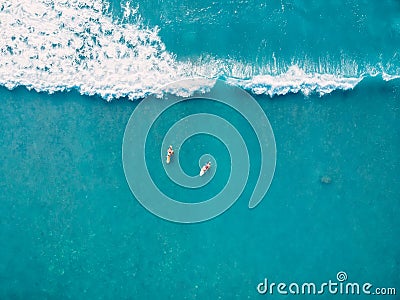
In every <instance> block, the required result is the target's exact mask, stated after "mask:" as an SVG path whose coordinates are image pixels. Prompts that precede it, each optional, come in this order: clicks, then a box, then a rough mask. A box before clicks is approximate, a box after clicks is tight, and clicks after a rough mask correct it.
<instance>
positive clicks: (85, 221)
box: [0, 1, 400, 299]
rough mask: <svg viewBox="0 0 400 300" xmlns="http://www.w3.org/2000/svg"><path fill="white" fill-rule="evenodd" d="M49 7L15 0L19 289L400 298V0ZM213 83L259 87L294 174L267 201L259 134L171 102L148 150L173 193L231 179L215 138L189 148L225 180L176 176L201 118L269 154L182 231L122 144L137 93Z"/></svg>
mask: <svg viewBox="0 0 400 300" xmlns="http://www.w3.org/2000/svg"><path fill="white" fill-rule="evenodd" d="M43 3H45V2H41V1H38V2H37V3H36V4H28V3H24V2H23V1H22V2H21V3H19V2H18V1H15V2H5V3H3V4H0V28H1V29H2V31H3V32H4V36H5V37H3V38H0V49H1V52H0V82H1V84H2V87H0V103H1V105H0V120H1V123H0V124H1V125H0V140H1V143H0V178H1V180H0V203H1V205H0V216H1V217H0V224H1V226H0V241H1V243H0V257H1V258H0V299H257V298H273V299H281V298H282V299H289V298H291V297H290V296H291V295H286V296H285V295H279V294H277V293H276V292H274V294H273V295H264V296H262V295H259V294H258V293H257V290H256V287H257V284H258V283H259V282H261V281H263V280H264V278H265V277H267V278H268V280H269V281H271V282H276V283H279V282H286V283H290V282H297V283H300V284H301V283H303V282H315V283H316V284H317V285H320V284H321V283H323V282H327V281H328V280H333V281H335V280H336V275H337V273H338V272H339V271H344V272H346V273H347V275H348V282H359V283H360V284H362V283H364V282H370V283H372V284H373V288H376V287H394V288H396V290H397V295H396V296H382V297H379V296H375V297H374V298H382V299H397V298H398V293H399V291H400V275H399V269H400V248H399V243H398V237H399V236H400V219H399V217H398V216H399V213H400V202H399V200H400V184H399V182H400V175H399V174H400V173H399V172H398V170H399V167H400V159H399V153H400V102H399V101H400V82H399V79H395V78H396V77H398V76H399V75H400V72H399V67H400V62H399V54H398V49H399V47H398V45H400V17H399V16H400V7H399V3H398V1H382V2H380V3H376V4H375V3H371V2H368V3H367V2H365V3H364V2H362V1H343V2H342V3H338V2H336V1H325V2H324V3H322V2H317V1H314V2H305V1H274V2H268V3H267V2H265V3H259V2H256V1H219V2H215V1H214V2H212V1H202V2H194V1H179V2H178V1H148V2H144V1H142V2H141V3H139V7H138V9H137V12H136V13H133V14H131V16H130V17H128V16H127V15H126V16H125V18H123V11H124V9H123V8H121V3H118V2H117V1H115V2H112V3H110V7H109V8H108V9H104V10H103V8H102V7H101V5H100V3H99V2H97V1H92V2H88V5H87V6H84V5H79V3H78V2H74V1H70V2H69V3H68V4H61V2H58V1H55V2H54V3H53V4H50V6H49V4H43ZM18 4H20V5H18ZM122 4H123V5H125V3H122ZM99 5H100V6H99ZM130 6H131V7H133V8H135V7H137V3H134V2H132V3H130ZM99 7H100V8H99ZM60 12H61V13H60ZM139 15H140V16H141V17H140V18H139V17H138V16H139ZM35 18H37V20H36V19H35ZM18 20H19V21H18ZM14 23H15V24H14ZM11 24H14V25H13V26H11ZM154 26H158V27H159V29H160V31H159V32H158V33H154V32H153V31H152V29H153V28H154ZM53 44H54V45H53ZM195 75H196V76H197V75H203V76H209V77H213V78H217V77H219V78H222V79H223V80H225V81H227V82H230V83H231V84H234V85H237V86H243V87H246V88H247V90H248V91H250V92H251V91H253V96H254V97H255V99H256V102H257V103H258V104H259V105H260V106H261V108H262V110H263V111H264V112H265V114H266V115H267V117H268V119H269V122H270V123H271V127H272V129H273V131H274V136H275V141H276V149H277V160H276V170H275V176H274V178H273V181H272V184H271V186H270V188H269V190H268V192H267V194H266V196H265V197H264V199H263V201H262V202H261V203H260V204H259V205H258V206H257V207H256V208H254V209H249V208H248V207H247V205H248V200H249V198H250V196H251V193H252V190H253V189H254V186H255V185H256V179H257V176H256V175H257V171H258V168H259V167H258V166H259V161H260V154H259V153H258V150H259V147H258V146H254V144H255V142H254V140H255V137H254V132H252V129H251V127H250V126H249V125H248V124H247V123H246V121H245V120H244V119H243V118H242V117H241V116H240V115H239V114H237V113H235V112H233V111H232V110H230V109H229V108H227V107H224V106H223V105H218V104H212V103H210V101H206V100H199V99H197V100H189V101H187V102H183V103H181V104H180V105H177V106H174V107H172V108H171V109H169V110H168V111H167V112H165V115H164V120H161V119H160V120H157V121H156V122H155V123H154V124H153V127H152V131H151V134H150V138H149V139H148V141H147V142H146V149H148V150H147V151H146V159H147V161H148V164H147V166H148V168H149V170H150V172H151V173H152V175H153V177H154V179H155V181H156V182H157V184H158V185H159V187H160V190H161V191H162V192H164V193H166V194H168V195H170V196H171V197H173V198H174V199H177V200H180V201H187V202H195V200H196V199H197V201H199V200H204V199H208V198H209V197H210V196H212V195H215V194H216V193H218V192H219V191H220V190H221V187H223V185H224V184H225V183H226V182H227V181H228V177H229V153H227V147H226V145H224V142H221V141H219V140H218V139H216V138H213V137H210V136H207V135H197V136H194V137H192V138H190V139H189V140H187V141H186V142H185V143H184V144H183V146H182V149H181V150H182V154H183V155H182V157H183V159H182V167H183V169H184V170H185V171H186V172H187V173H188V174H189V175H196V174H197V172H198V166H197V162H198V157H199V156H200V155H201V154H202V153H204V152H206V151H211V152H212V153H213V155H214V157H215V158H216V159H217V160H218V171H217V173H216V175H215V178H214V179H213V180H212V181H211V182H210V183H209V185H207V186H206V187H205V188H202V189H192V190H189V189H185V188H182V187H179V186H176V185H175V184H174V183H173V182H171V181H170V180H169V178H168V177H167V176H166V174H165V173H164V172H163V167H162V165H161V164H160V162H159V161H158V157H159V153H160V148H159V147H160V146H159V145H160V144H161V141H162V138H163V136H164V135H165V133H166V131H167V130H168V128H169V127H170V126H171V124H172V123H174V122H176V121H177V120H179V119H180V118H182V117H183V116H185V115H187V114H193V113H198V112H210V111H213V112H216V113H218V115H220V116H221V117H222V118H224V119H226V120H229V121H230V122H231V123H232V124H234V126H235V127H236V128H237V129H238V131H240V132H241V133H242V134H243V136H244V138H245V140H246V143H247V145H249V154H250V156H251V158H252V161H251V162H252V165H251V169H250V175H249V181H248V185H247V186H246V188H245V190H244V192H243V194H242V195H241V197H240V198H239V199H238V201H237V202H236V203H235V204H234V205H233V206H232V207H231V208H230V209H228V210H227V211H226V212H225V213H223V214H222V215H220V216H218V217H216V218H214V219H212V220H209V221H206V222H202V223H197V224H179V223H174V222H169V221H165V220H163V219H161V218H158V217H156V216H155V215H153V214H151V213H150V212H148V211H147V210H146V209H145V208H144V207H142V206H141V205H140V204H139V202H138V201H136V199H135V197H134V195H133V194H132V192H131V190H130V188H129V186H128V184H127V181H126V179H125V174H124V170H123V162H122V143H123V137H124V130H125V126H126V124H127V122H128V120H129V117H130V115H131V114H132V112H133V111H134V110H135V109H136V108H137V107H138V104H139V102H140V101H141V100H135V101H130V100H129V99H128V98H131V99H133V98H135V99H136V98H142V97H143V96H145V95H147V94H149V93H152V92H154V91H155V90H156V89H159V88H162V86H163V85H164V84H166V83H168V82H170V81H173V80H178V79H182V78H190V77H191V76H195ZM375 75H377V76H375ZM257 76H259V77H257ZM260 76H261V77H260ZM266 76H270V77H266ZM374 76H375V77H374ZM383 79H386V80H383ZM388 79H390V80H388ZM387 80H388V81H387ZM274 84H276V85H277V86H278V87H276V86H274ZM16 86H18V87H16ZM11 88H12V89H11ZM27 88H28V89H32V88H34V89H36V90H37V91H35V90H28V89H27ZM257 88H260V89H262V90H263V92H261V93H260V92H257V91H259V90H257ZM49 92H51V93H49ZM53 92H54V93H53ZM297 92H298V93H297ZM270 94H272V95H273V97H272V98H271V97H270V96H269V95H270ZM119 97H121V98H120V99H115V98H119ZM105 99H108V100H112V101H111V102H107V101H105ZM143 101H145V100H143ZM225 142H226V143H228V142H227V141H225ZM142 146H143V147H144V145H139V147H142ZM336 281H337V280H336ZM292 297H297V298H299V299H312V298H316V299H336V298H337V299H351V298H363V297H365V296H355V295H353V296H349V295H330V294H328V293H325V294H324V295H314V296H307V295H296V296H292ZM371 297H372V296H371Z"/></svg>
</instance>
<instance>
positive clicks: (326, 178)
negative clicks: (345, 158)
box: [321, 175, 332, 184]
mask: <svg viewBox="0 0 400 300" xmlns="http://www.w3.org/2000/svg"><path fill="white" fill-rule="evenodd" d="M331 182H332V178H331V177H329V176H327V175H324V176H322V177H321V183H323V184H330V183H331Z"/></svg>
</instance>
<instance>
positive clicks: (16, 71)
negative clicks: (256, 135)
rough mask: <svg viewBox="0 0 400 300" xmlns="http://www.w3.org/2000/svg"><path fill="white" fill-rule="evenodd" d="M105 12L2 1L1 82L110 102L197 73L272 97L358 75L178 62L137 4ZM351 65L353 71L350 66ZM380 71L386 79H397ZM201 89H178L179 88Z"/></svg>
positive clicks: (56, 3)
mask: <svg viewBox="0 0 400 300" xmlns="http://www.w3.org/2000/svg"><path fill="white" fill-rule="evenodd" d="M107 11H108V8H107V7H105V6H104V4H103V2H101V1H98V0H91V1H79V0H68V1H67V0H37V1H34V0H6V1H5V2H3V3H2V4H0V31H1V32H2V35H1V36H0V84H1V85H3V86H5V87H7V88H9V89H13V88H15V87H16V86H26V87H27V88H28V89H35V90H37V91H44V92H48V93H53V92H56V91H64V90H71V89H76V90H78V91H79V92H80V93H81V94H87V95H99V96H101V97H102V98H104V99H107V100H111V99H115V98H120V97H128V98H129V99H138V98H143V97H145V96H146V95H148V94H152V93H155V92H156V91H157V90H158V89H160V88H161V87H162V86H165V85H166V84H168V83H170V82H172V81H177V80H180V79H185V78H189V77H198V76H202V77H205V78H217V77H223V78H224V79H225V80H226V81H227V82H228V83H230V84H234V85H238V86H240V87H243V88H245V89H247V90H249V91H252V92H253V93H256V94H268V95H270V96H274V95H284V94H286V93H290V92H291V93H297V92H302V93H304V94H305V95H308V94H310V93H313V92H315V93H318V94H320V95H324V94H326V93H330V92H332V91H334V90H336V89H342V90H347V89H352V88H354V86H355V85H357V83H358V82H360V81H361V80H362V78H363V76H362V75H351V76H346V74H343V75H341V72H340V70H339V71H338V70H337V69H335V68H333V70H330V69H329V67H328V68H323V69H321V68H317V69H318V70H316V71H315V72H310V71H309V70H308V69H309V68H304V66H302V67H299V66H298V64H293V65H292V66H277V65H276V59H275V57H274V61H275V63H272V64H271V65H267V66H262V67H259V68H254V67H253V66H251V65H248V64H244V63H240V62H237V61H234V60H218V59H213V58H211V57H206V58H199V59H198V60H196V61H184V62H182V61H178V60H177V59H176V57H175V56H174V55H173V54H171V53H169V52H168V51H167V49H166V47H165V45H164V44H163V42H162V41H161V39H160V37H159V35H158V29H157V28H148V27H146V26H144V25H143V24H142V22H141V21H140V17H139V16H138V15H137V9H135V8H130V7H129V5H126V7H125V13H124V16H125V17H130V18H131V19H132V16H135V14H136V15H137V18H136V21H135V22H130V23H129V24H126V23H122V22H119V21H115V20H113V19H112V17H111V16H110V15H109V13H107ZM133 19H134V18H133ZM348 65H350V66H351V68H352V69H353V70H356V69H357V65H356V64H355V65H354V63H353V64H348ZM304 70H307V71H304ZM353 73H357V72H356V71H355V72H353ZM334 74H335V75H334ZM384 75H385V77H384V79H385V80H390V79H392V78H394V77H393V76H390V75H388V74H384ZM205 82H207V83H208V84H209V81H205ZM199 88H202V87H191V88H189V87H183V88H182V87H179V86H177V92H182V91H183V90H184V94H187V93H190V92H192V91H193V90H195V89H199Z"/></svg>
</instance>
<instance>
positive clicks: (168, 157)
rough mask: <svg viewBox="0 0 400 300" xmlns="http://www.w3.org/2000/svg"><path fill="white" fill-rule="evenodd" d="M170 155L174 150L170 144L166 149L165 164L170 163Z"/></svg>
mask: <svg viewBox="0 0 400 300" xmlns="http://www.w3.org/2000/svg"><path fill="white" fill-rule="evenodd" d="M172 155H174V150H173V149H172V146H171V145H170V146H169V148H168V150H167V164H169V163H170V161H171V156H172Z"/></svg>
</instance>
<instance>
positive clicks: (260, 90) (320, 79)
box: [227, 65, 363, 97]
mask: <svg viewBox="0 0 400 300" xmlns="http://www.w3.org/2000/svg"><path fill="white" fill-rule="evenodd" d="M362 79H363V77H343V76H337V75H333V74H318V73H306V72H305V71H303V70H302V69H300V68H299V67H298V66H296V65H294V66H291V67H289V69H288V71H287V72H285V73H282V74H279V75H275V76H272V75H257V76H254V77H252V78H251V79H238V78H228V79H227V82H228V83H229V84H232V85H237V86H240V87H242V88H244V89H246V90H249V91H251V92H252V93H254V94H257V95H260V94H266V95H269V96H271V97H272V96H275V95H286V94H287V93H298V92H302V93H303V94H304V95H306V96H307V95H310V94H311V93H317V94H319V95H320V96H323V95H325V94H329V93H331V92H333V91H334V90H338V89H340V90H349V89H353V88H354V87H355V86H356V85H357V84H358V83H359V82H360V81H361V80H362Z"/></svg>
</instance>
